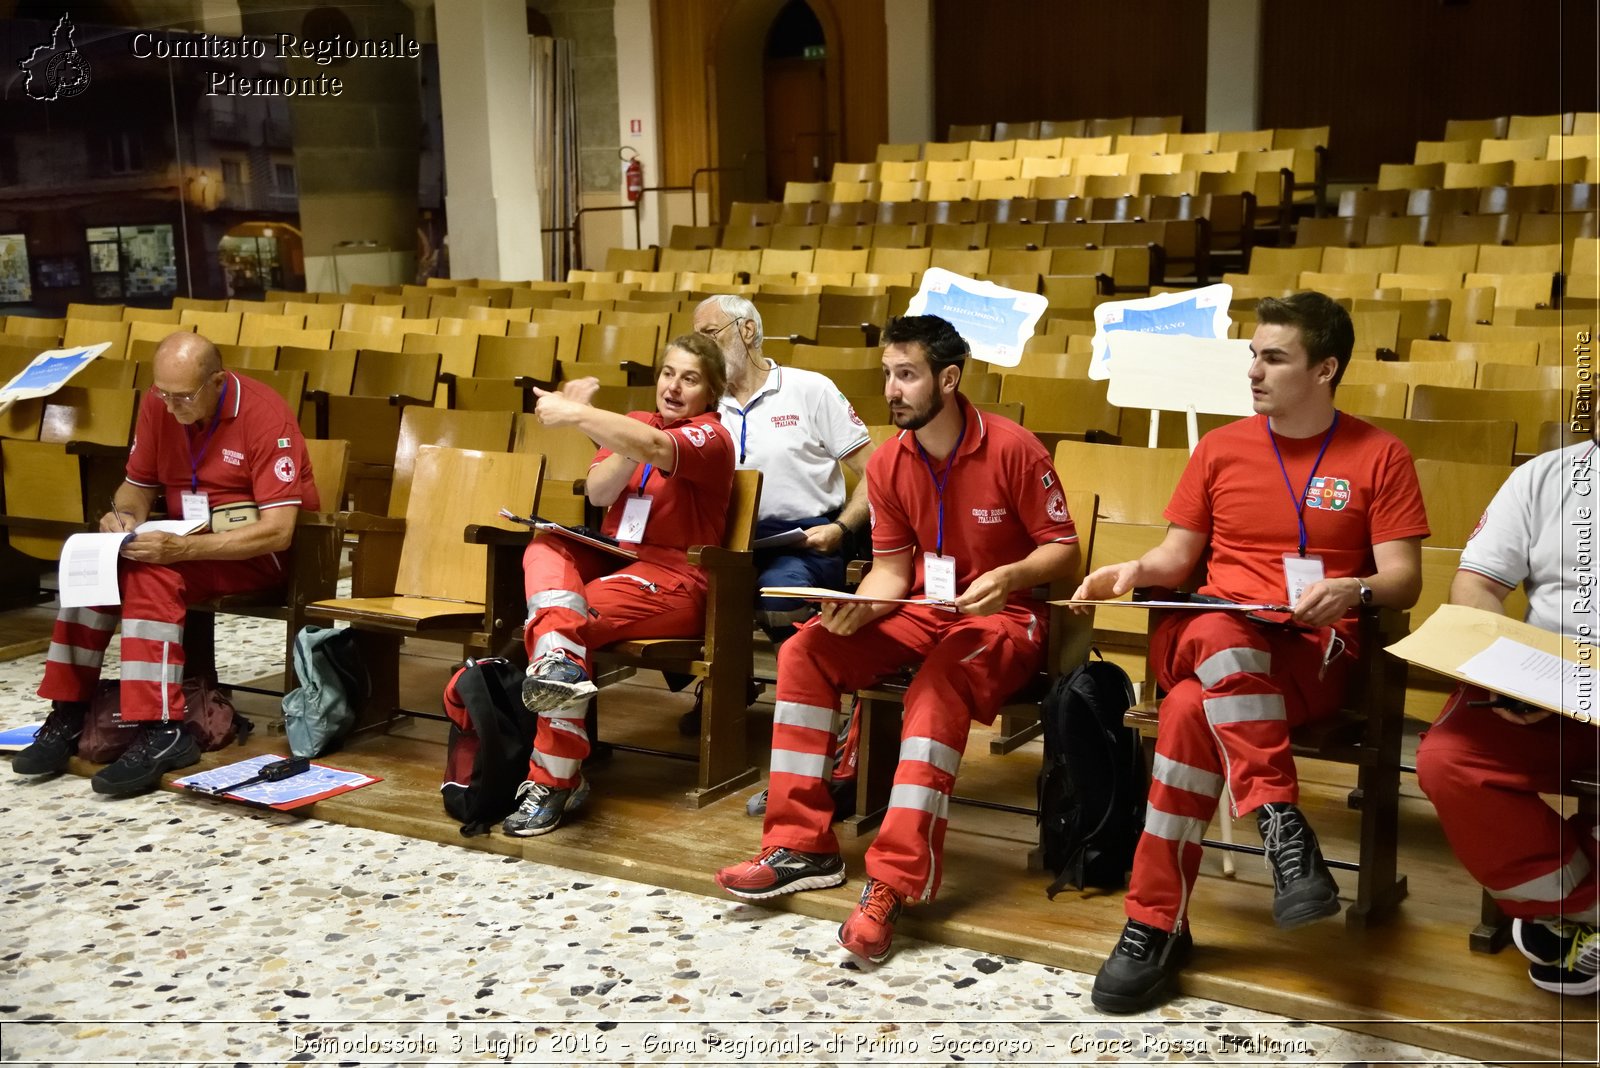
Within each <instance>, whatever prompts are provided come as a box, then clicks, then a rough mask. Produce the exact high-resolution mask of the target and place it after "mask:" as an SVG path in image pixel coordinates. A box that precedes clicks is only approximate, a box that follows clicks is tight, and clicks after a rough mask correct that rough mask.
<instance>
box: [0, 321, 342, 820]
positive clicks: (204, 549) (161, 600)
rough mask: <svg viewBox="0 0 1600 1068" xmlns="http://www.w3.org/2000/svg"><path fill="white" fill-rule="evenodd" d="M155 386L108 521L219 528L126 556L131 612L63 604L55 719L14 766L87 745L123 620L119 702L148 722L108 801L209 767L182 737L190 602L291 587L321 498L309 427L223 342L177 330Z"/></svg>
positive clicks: (149, 537)
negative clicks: (98, 687)
mask: <svg viewBox="0 0 1600 1068" xmlns="http://www.w3.org/2000/svg"><path fill="white" fill-rule="evenodd" d="M153 371H154V375H155V384H154V385H153V386H152V387H151V389H150V391H149V393H147V394H146V395H145V397H144V399H143V401H142V402H141V404H140V407H139V416H138V422H137V423H136V424H135V427H134V441H133V449H132V451H131V452H130V453H129V454H128V466H127V477H126V481H124V482H123V483H122V484H121V485H120V486H119V487H118V488H117V490H116V493H115V494H114V495H113V497H112V511H110V512H107V513H106V514H105V515H104V516H102V517H101V519H100V530H101V531H103V532H107V533H110V532H121V531H131V530H133V528H135V527H136V526H138V525H139V524H140V523H143V522H144V521H145V520H146V519H147V518H148V517H149V515H150V512H151V510H152V508H153V507H154V506H155V504H156V501H157V498H158V497H159V498H161V499H162V501H163V503H164V504H165V507H166V512H167V515H168V516H170V517H172V518H174V519H176V518H180V517H181V518H184V519H191V518H193V519H197V520H206V521H208V522H209V523H210V526H211V529H210V530H208V531H207V532H202V533H196V534H189V535H187V536H177V535H173V534H166V533H159V532H150V533H144V534H139V535H137V536H135V537H134V538H133V539H132V540H130V541H129V542H127V543H126V544H125V545H124V546H123V548H122V554H121V556H122V558H121V561H120V563H119V566H118V575H117V583H118V587H119V588H120V590H121V593H122V604H121V605H120V606H118V605H106V606H101V607H97V608H63V609H61V611H60V613H59V614H58V615H57V617H56V624H55V631H54V633H53V634H52V635H51V640H50V651H49V652H48V653H47V654H46V656H45V668H44V681H43V682H42V683H41V684H40V686H39V696H40V697H44V698H47V699H49V700H50V701H51V702H52V707H51V712H50V716H49V718H48V719H46V720H45V723H44V726H43V727H41V728H40V729H39V732H38V734H37V735H36V736H35V738H34V742H33V744H32V745H30V746H29V747H28V748H27V749H24V750H23V751H22V752H20V753H18V754H17V755H16V757H15V758H13V761H12V770H14V771H17V772H19V773H21V774H24V775H42V774H48V773H51V772H57V771H61V770H62V769H64V768H65V767H66V766H67V760H68V759H69V758H70V757H71V755H72V754H73V753H74V752H75V751H76V749H77V741H78V735H79V734H80V733H81V732H82V730H83V719H84V716H85V714H86V713H87V711H88V702H89V699H90V697H91V696H92V695H93V693H94V688H95V683H96V681H97V680H98V679H99V677H100V665H101V661H102V660H103V659H104V657H105V650H106V646H107V645H108V644H110V641H111V632H112V631H113V630H114V629H116V627H117V623H118V619H119V617H120V620H121V623H122V681H121V686H120V688H119V690H120V694H119V697H120V701H119V708H120V713H121V717H122V719H123V721H124V722H126V723H133V724H138V725H139V726H138V728H137V729H138V734H137V737H136V738H134V740H133V744H132V745H131V746H129V748H128V749H127V751H126V752H125V753H123V755H122V756H121V757H119V758H118V759H117V760H116V761H115V762H114V763H111V764H108V765H107V766H106V767H105V768H103V769H101V771H100V772H99V773H98V774H97V775H95V776H94V778H93V780H92V785H93V787H94V789H95V791H96V792H98V793H103V794H113V795H122V794H133V793H139V792H141V791H144V790H149V789H151V788H152V787H154V786H156V785H157V784H158V783H159V782H160V781H161V776H162V774H163V773H164V772H167V771H171V770H174V769H177V768H185V767H188V766H190V765H191V764H194V763H195V762H196V761H198V760H199V759H200V748H199V746H198V744H197V743H196V742H195V740H194V738H193V737H191V736H190V735H189V733H188V732H186V731H184V730H182V729H181V727H182V722H183V718H184V697H183V688H182V683H183V665H184V658H183V623H184V616H185V613H186V609H187V606H189V605H191V604H195V603H196V602H199V601H204V600H209V599H210V598H213V597H218V596H221V595H223V594H230V593H251V592H258V591H262V590H270V589H272V588H274V587H277V586H281V585H282V584H283V582H284V578H285V572H284V560H283V553H284V551H285V550H287V549H288V548H289V543H290V541H291V540H292V539H293V537H294V527H295V519H296V517H297V516H298V515H299V514H300V509H301V508H307V509H310V510H312V511H315V510H316V509H317V508H318V507H319V504H320V502H319V501H318V500H317V488H316V485H315V483H314V482H313V481H312V477H311V462H310V460H309V459H308V458H307V456H306V447H305V439H304V438H303V437H302V436H301V434H300V424H299V421H298V419H297V418H296V417H295V414H294V413H293V412H291V411H290V410H289V406H288V405H287V404H286V403H285V402H284V400H283V398H282V397H280V396H279V395H278V394H277V393H276V392H275V391H274V390H272V389H271V388H270V387H268V386H265V385H263V384H261V383H260V382H257V381H256V380H255V379H253V378H249V377H247V376H244V375H239V374H234V373H232V372H229V371H225V370H223V368H222V358H221V356H220V355H219V354H218V353H217V348H216V346H215V345H213V344H212V343H211V342H210V341H207V340H206V339H205V338H203V337H201V336H199V335H198V334H187V333H184V334H172V335H170V336H168V337H167V338H166V340H164V341H162V342H161V344H160V345H159V346H158V347H157V348H156V353H155V362H154V366H153Z"/></svg>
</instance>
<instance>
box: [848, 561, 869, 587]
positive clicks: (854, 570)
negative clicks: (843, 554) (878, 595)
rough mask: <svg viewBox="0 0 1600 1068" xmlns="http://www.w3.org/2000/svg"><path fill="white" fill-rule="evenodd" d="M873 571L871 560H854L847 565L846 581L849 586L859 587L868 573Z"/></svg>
mask: <svg viewBox="0 0 1600 1068" xmlns="http://www.w3.org/2000/svg"><path fill="white" fill-rule="evenodd" d="M871 570H872V561H871V560H852V561H850V562H849V563H848V564H846V565H845V568H844V581H845V584H846V585H847V586H859V585H861V580H862V579H864V578H866V577H867V572H868V571H871Z"/></svg>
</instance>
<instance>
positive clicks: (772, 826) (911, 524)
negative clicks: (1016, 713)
mask: <svg viewBox="0 0 1600 1068" xmlns="http://www.w3.org/2000/svg"><path fill="white" fill-rule="evenodd" d="M883 342H884V350H883V369H884V396H885V398H886V399H887V400H888V402H889V417H890V419H891V420H893V422H894V425H895V426H897V427H899V428H900V429H901V434H900V435H899V437H898V438H897V439H895V440H893V441H890V442H887V443H885V444H884V445H883V446H882V447H881V448H879V449H878V450H877V451H876V452H875V453H873V455H872V458H871V459H869V460H868V461H867V484H868V485H867V492H868V503H869V505H870V510H869V514H870V518H871V525H872V553H873V564H872V570H871V571H870V572H868V574H867V576H866V578H865V579H864V580H863V581H862V583H861V586H860V588H859V591H858V592H859V593H860V594H861V595H862V596H866V597H882V598H887V599H899V598H908V597H922V596H926V597H929V598H932V599H935V600H938V601H943V602H947V606H946V607H936V606H934V605H922V604H917V605H899V604H884V603H878V604H837V603H833V604H827V605H825V606H824V608H823V610H822V614H821V615H820V616H818V617H816V618H815V619H812V620H810V621H808V622H807V623H805V624H804V625H802V626H801V627H800V629H799V630H798V632H797V633H796V634H795V636H794V637H793V638H791V639H790V640H789V641H787V642H785V643H784V644H783V645H782V646H781V647H779V650H778V692H777V701H776V704H775V706H774V714H773V726H772V767H771V776H770V779H769V784H768V791H767V812H766V823H765V826H764V829H763V832H762V836H761V852H760V854H759V855H758V856H757V857H756V858H755V859H753V860H749V861H746V862H744V863H741V864H734V865H731V866H729V867H726V868H723V869H722V870H721V871H720V872H718V873H717V876H716V878H717V882H718V884H719V885H721V886H722V887H723V888H724V889H725V890H727V891H728V892H729V893H731V894H733V895H735V896H737V897H742V898H746V899H749V900H761V899H765V898H770V897H775V896H777V895H779V894H787V893H793V892H794V891H797V890H812V889H819V888H823V887H830V886H838V885H840V884H841V883H843V882H844V879H845V875H844V862H843V860H842V859H841V857H840V856H839V842H838V839H837V838H835V837H834V834H833V831H832V830H831V829H830V826H829V824H830V823H831V821H832V819H833V800H832V796H831V794H830V792H829V789H828V783H829V779H830V776H831V773H832V769H831V768H830V766H829V765H830V763H831V761H832V759H833V756H834V719H835V717H836V716H837V714H838V712H839V698H840V695H841V694H844V693H851V692H853V691H855V690H858V689H861V688H862V687H864V686H867V685H869V684H871V683H872V682H874V681H876V680H877V679H880V678H882V677H884V676H885V675H888V674H892V673H894V672H897V671H900V670H901V669H902V668H904V667H905V666H906V665H908V664H917V663H920V665H921V666H920V668H919V669H918V671H917V673H916V676H915V678H914V679H913V680H912V683H911V686H910V687H909V688H908V689H907V691H906V696H905V714H904V718H903V721H902V726H901V733H900V760H899V764H898V766H897V767H896V769H895V775H894V788H893V790H892V791H891V794H890V797H889V807H888V811H887V812H886V813H885V814H884V818H883V826H882V827H881V828H880V829H879V831H878V836H877V840H876V841H875V842H873V844H872V847H871V848H870V849H869V850H868V851H867V856H866V869H867V882H866V886H865V888H864V889H863V890H862V894H861V901H860V904H858V905H857V906H856V909H855V911H854V912H852V913H851V915H850V917H849V918H848V919H847V920H846V921H845V922H844V924H843V925H842V926H841V927H840V928H839V943H840V944H841V945H842V946H844V947H845V948H846V949H848V950H849V951H850V952H852V953H854V954H856V955H857V956H859V957H862V958H864V959H867V960H870V961H873V962H879V961H882V960H883V959H884V958H885V957H886V956H887V955H888V952H889V946H890V941H891V939H892V938H893V935H894V924H895V921H896V920H897V919H898V917H899V915H900V911H901V907H902V905H903V904H904V903H905V902H906V901H907V900H912V901H931V900H933V898H934V895H935V894H936V893H937V892H938V889H939V881H940V877H941V875H942V866H941V861H942V857H943V852H944V834H945V826H946V823H947V821H948V817H949V804H950V791H951V788H952V787H953V786H954V784H955V777H956V770H957V768H958V766H959V765H960V762H961V754H962V752H963V751H964V750H965V747H966V742H967V734H968V731H969V729H970V728H971V726H972V721H973V720H977V721H978V722H980V723H991V722H993V721H994V717H995V714H996V712H997V711H998V709H999V706H1000V704H1001V703H1002V702H1003V701H1004V700H1005V698H1006V697H1008V696H1009V695H1010V694H1012V693H1014V692H1015V691H1016V690H1017V689H1019V688H1021V687H1022V686H1023V685H1024V684H1026V683H1027V682H1028V680H1030V679H1031V678H1033V677H1034V675H1036V674H1037V673H1038V671H1039V667H1040V664H1041V663H1042V662H1043V658H1044V649H1045V644H1046V625H1047V619H1048V616H1047V610H1046V607H1045V605H1044V604H1043V603H1042V602H1040V601H1036V600H1035V599H1034V597H1033V590H1034V588H1035V587H1038V586H1043V585H1046V584H1048V583H1049V582H1050V581H1052V580H1053V579H1055V578H1058V577H1059V576H1062V575H1065V574H1069V573H1071V571H1072V570H1073V569H1074V568H1075V567H1076V566H1077V563H1078V546H1077V540H1078V539H1077V533H1076V531H1075V530H1074V528H1073V524H1072V517H1071V516H1069V515H1068V514H1067V505H1066V498H1065V496H1064V495H1063V494H1062V491H1061V486H1060V482H1059V479H1057V477H1056V473H1055V469H1054V468H1053V467H1052V466H1051V464H1050V457H1049V455H1048V454H1047V453H1046V452H1045V450H1044V446H1043V445H1041V444H1040V443H1039V440H1038V439H1037V438H1035V437H1034V436H1033V435H1032V434H1031V433H1029V432H1028V431H1026V430H1024V429H1022V428H1021V427H1019V426H1018V425H1017V424H1015V423H1013V422H1011V421H1010V420H1007V419H1003V418H1001V417H999V416H994V415H987V414H984V413H981V412H979V411H978V410H977V409H976V408H974V407H973V406H972V405H971V404H969V403H968V402H967V400H966V398H964V397H962V396H961V395H960V394H959V393H958V392H957V387H958V386H959V384H960V382H961V373H962V370H963V367H964V364H965V360H966V357H967V356H968V355H969V350H968V347H967V343H966V341H965V340H963V338H962V337H961V335H960V334H958V333H957V332H956V330H955V328H954V327H952V326H951V325H950V324H949V323H947V322H945V321H944V320H943V319H941V318H939V317H937V316H932V315H922V316H908V317H905V318H901V319H895V320H891V321H890V323H889V325H888V326H887V327H886V328H885V329H884V332H883ZM952 606H953V607H952Z"/></svg>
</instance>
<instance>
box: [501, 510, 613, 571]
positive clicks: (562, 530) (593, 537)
mask: <svg viewBox="0 0 1600 1068" xmlns="http://www.w3.org/2000/svg"><path fill="white" fill-rule="evenodd" d="M500 518H502V519H509V520H511V521H512V522H513V523H521V524H522V525H523V526H525V527H529V528H530V529H532V530H534V531H536V532H537V533H540V534H554V535H556V536H557V537H561V538H566V539H568V540H569V541H575V542H577V543H578V544H579V545H587V546H589V547H590V548H591V549H599V550H600V551H601V552H606V553H610V554H611V555H612V556H620V557H622V558H623V559H624V560H637V559H639V554H638V553H636V552H634V551H633V550H632V549H625V548H623V546H622V543H621V542H619V541H617V540H616V539H615V538H608V537H606V536H605V535H604V534H597V533H595V532H594V531H592V530H589V529H587V528H584V529H581V530H580V529H578V528H576V527H569V526H565V525H563V524H561V523H552V522H550V520H548V519H540V518H538V517H537V516H535V517H534V518H532V519H529V518H527V517H525V516H520V515H517V514H516V513H515V512H513V511H511V510H510V509H509V508H502V509H500Z"/></svg>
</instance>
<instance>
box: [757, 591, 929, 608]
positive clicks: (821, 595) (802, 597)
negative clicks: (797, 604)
mask: <svg viewBox="0 0 1600 1068" xmlns="http://www.w3.org/2000/svg"><path fill="white" fill-rule="evenodd" d="M759 592H760V594H761V596H763V597H792V598H794V599H795V600H797V601H817V602H819V603H826V602H830V601H832V602H837V603H839V604H931V605H933V606H934V607H935V608H945V609H949V610H950V611H954V610H955V604H954V603H953V602H950V601H938V600H935V599H933V598H932V597H863V596H861V595H860V594H859V593H845V592H844V591H843V590H829V589H824V588H823V587H821V586H763V587H761V589H760V591H759Z"/></svg>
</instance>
